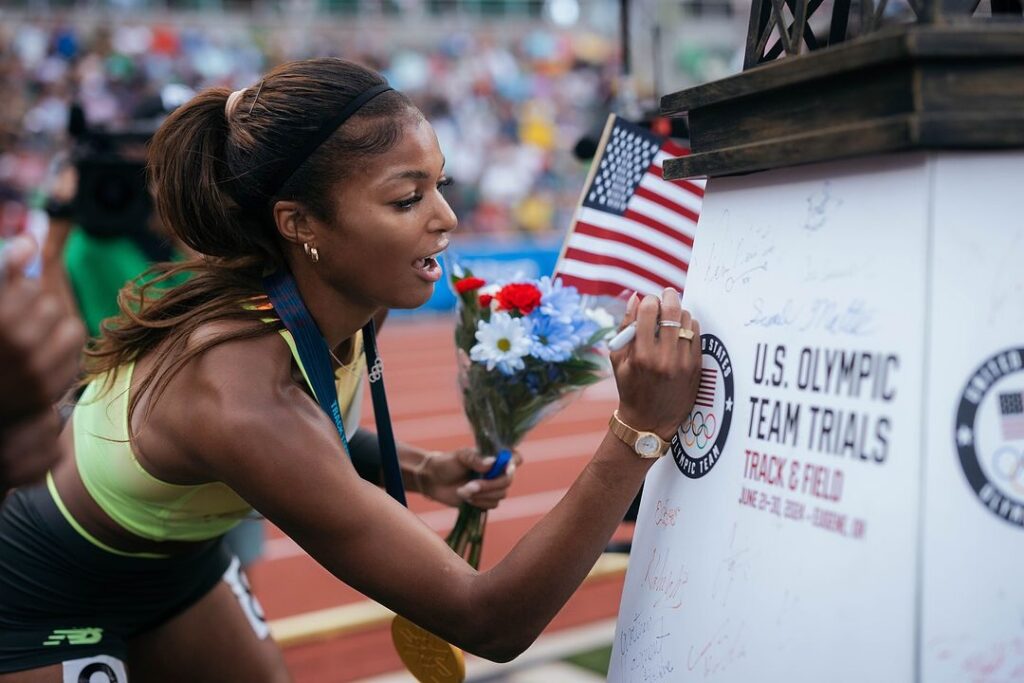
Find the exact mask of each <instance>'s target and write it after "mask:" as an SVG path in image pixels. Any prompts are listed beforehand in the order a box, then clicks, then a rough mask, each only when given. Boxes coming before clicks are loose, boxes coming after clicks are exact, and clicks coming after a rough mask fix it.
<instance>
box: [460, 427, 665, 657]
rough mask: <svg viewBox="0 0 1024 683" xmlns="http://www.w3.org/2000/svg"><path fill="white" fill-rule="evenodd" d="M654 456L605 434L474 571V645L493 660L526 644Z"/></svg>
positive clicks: (583, 567)
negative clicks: (552, 495) (477, 635)
mask: <svg viewBox="0 0 1024 683" xmlns="http://www.w3.org/2000/svg"><path fill="white" fill-rule="evenodd" d="M652 462H653V461H651V460H642V459H640V458H638V457H637V456H636V454H635V453H633V451H632V449H630V448H629V447H628V446H626V445H625V444H623V443H622V442H621V441H620V440H619V439H618V438H616V437H615V436H613V435H611V434H610V433H609V434H607V435H606V436H605V438H604V441H603V442H602V443H601V445H600V446H599V447H598V450H597V452H596V454H595V455H594V458H593V459H592V460H591V461H590V463H589V464H588V465H587V467H586V468H585V469H584V471H583V472H582V473H581V474H580V476H579V478H578V479H577V480H576V482H575V483H574V484H573V485H572V487H571V488H570V489H569V491H568V492H567V493H566V495H565V496H564V497H563V498H562V500H561V501H560V502H559V503H558V505H556V506H555V508H554V509H553V510H552V511H551V512H550V513H548V514H547V515H546V516H545V517H544V518H543V519H542V520H541V521H540V522H538V523H537V525H536V526H535V527H534V528H533V529H531V530H530V531H529V532H528V533H527V534H526V535H525V536H524V537H523V538H522V540H520V541H519V543H518V544H516V546H515V547H514V548H513V549H512V550H511V552H509V554H508V555H507V556H506V557H505V559H503V560H502V561H501V562H500V563H499V564H498V565H497V566H495V567H494V568H493V569H491V570H490V571H487V572H484V573H483V574H481V575H480V577H479V579H478V582H477V585H478V586H479V593H477V591H476V590H474V593H477V597H476V598H475V601H476V602H477V603H478V604H480V605H486V609H484V610H482V611H483V612H484V613H485V614H486V619H485V620H484V623H481V624H479V625H478V628H480V629H481V632H482V634H483V635H482V640H483V641H484V644H483V645H481V646H480V647H479V648H478V649H479V650H481V651H482V652H484V653H485V655H486V656H488V657H492V658H495V659H498V660H505V659H509V658H512V657H515V656H516V655H517V654H518V653H519V652H521V651H523V650H525V649H526V648H527V647H529V645H530V643H532V642H533V640H534V639H536V637H537V636H538V635H539V634H540V633H541V631H543V629H544V627H545V626H547V624H548V623H549V622H550V621H551V619H552V618H554V616H555V614H556V613H557V612H558V610H559V609H561V608H562V606H563V605H564V604H565V603H566V601H568V599H569V598H570V597H571V596H572V594H573V593H574V592H575V591H576V589H577V588H578V587H579V585H580V584H581V583H582V581H583V579H584V578H585V577H586V575H587V573H588V572H589V571H590V569H591V568H592V567H593V566H594V563H595V562H596V561H597V559H598V558H599V557H600V555H601V553H602V552H603V550H604V548H605V546H606V545H607V543H608V540H609V539H610V538H611V536H612V534H613V533H614V532H615V530H616V528H618V525H619V524H620V523H621V522H622V518H623V516H624V515H625V513H626V510H627V509H629V506H630V504H631V503H632V502H633V498H634V497H635V496H636V492H637V491H638V490H639V488H640V485H641V484H642V483H643V480H644V477H645V476H646V474H647V471H648V470H649V469H650V466H651V464H652Z"/></svg>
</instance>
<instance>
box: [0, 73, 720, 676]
mask: <svg viewBox="0 0 1024 683" xmlns="http://www.w3.org/2000/svg"><path fill="white" fill-rule="evenodd" d="M149 167H150V173H151V180H152V183H153V187H154V192H155V199H156V206H157V211H158V212H159V214H160V218H161V219H162V221H163V222H164V223H165V224H166V225H167V226H169V228H170V229H171V230H172V231H173V232H174V233H175V235H176V236H177V237H179V238H180V239H181V240H182V241H183V242H184V243H185V244H186V245H188V246H189V247H190V248H191V249H193V250H195V251H197V252H199V253H200V254H201V255H202V258H201V259H199V260H198V261H195V262H192V263H190V264H188V265H187V267H188V268H189V269H190V270H191V272H192V276H191V277H190V278H189V279H188V280H187V281H186V282H185V283H183V284H180V285H177V286H174V287H172V288H170V289H167V290H165V291H163V292H162V293H161V295H160V296H147V295H146V291H145V290H144V289H143V291H135V292H134V293H133V292H131V291H128V292H126V294H125V296H124V297H123V301H122V314H121V316H120V318H119V319H117V320H115V321H114V323H113V324H111V325H108V326H107V327H106V328H105V330H104V333H103V335H102V337H101V339H100V341H99V343H98V345H97V346H96V347H95V349H94V350H93V351H91V353H90V357H89V359H88V369H89V371H90V375H89V378H90V381H89V383H88V386H87V387H86V389H85V392H84V394H83V396H82V398H81V400H80V402H79V404H78V406H77V407H76V409H75V412H74V414H73V416H72V419H71V421H70V422H69V425H68V427H67V428H66V429H65V431H64V433H63V434H62V437H61V438H62V443H63V446H64V448H65V450H66V452H67V453H68V454H73V457H70V456H69V457H65V458H64V459H63V460H62V461H61V462H60V464H59V465H58V466H57V467H55V468H54V469H53V470H52V472H51V474H50V476H49V477H48V480H47V483H46V485H45V486H39V487H35V488H30V489H19V490H16V491H15V492H14V493H12V494H11V495H10V496H8V497H7V499H6V500H5V502H4V505H3V508H2V509H0V681H2V682H3V683H11V682H17V683H29V682H32V683H34V682H36V681H41V682H44V683H60V682H62V681H69V680H71V681H77V680H90V678H89V676H95V674H96V673H101V674H105V675H106V676H107V678H108V679H109V680H111V681H118V682H120V681H122V680H125V678H126V677H127V675H130V676H131V678H132V680H135V681H143V682H147V683H150V682H156V683H161V682H164V681H167V682H171V681H175V682H177V681H190V682H193V683H197V682H203V681H210V682H221V681H246V682H247V683H258V682H263V681H267V682H270V681H287V680H289V676H288V672H287V670H286V668H285V666H284V663H283V660H282V656H281V653H280V651H279V649H278V648H277V646H276V645H275V644H274V643H273V641H272V639H270V638H269V636H268V633H267V628H266V625H265V623H263V622H262V620H261V618H260V615H259V614H258V610H255V609H254V608H253V606H252V603H251V601H250V600H249V599H248V598H247V596H246V595H245V582H244V577H242V576H240V575H239V573H238V571H237V566H236V565H235V564H233V563H232V562H231V559H230V558H229V557H228V556H227V555H226V554H225V553H224V551H223V550H222V548H221V545H220V544H219V542H218V541H217V539H218V538H219V537H220V536H221V535H222V534H223V533H224V532H225V531H226V530H228V529H229V528H231V526H233V525H234V524H235V523H236V522H237V520H238V519H239V518H241V517H244V516H245V515H246V514H247V513H248V512H249V511H250V510H252V509H255V510H258V511H259V512H260V513H261V514H262V515H264V516H265V517H266V518H267V519H268V520H270V521H271V522H272V523H274V524H275V525H277V526H278V527H279V528H280V529H282V530H283V531H284V532H285V533H286V534H288V535H289V536H290V537H291V538H293V539H294V540H295V541H296V542H297V543H298V544H299V545H301V546H302V547H303V548H304V549H305V550H306V551H307V552H309V554H310V555H312V556H313V557H314V558H315V559H316V560H317V561H318V562H319V563H320V564H322V565H323V566H324V567H325V568H326V569H327V570H328V571H330V572H331V573H332V574H334V575H335V576H336V577H337V578H338V579H339V580H341V581H344V582H346V583H347V584H349V585H351V586H352V587H353V588H355V589H357V590H359V591H361V592H362V593H364V594H366V595H367V596H369V597H370V598H372V599H374V600H376V601H378V602H380V603H381V604H383V605H385V606H387V607H389V608H391V609H393V610H394V611H396V612H398V613H399V614H402V615H404V616H406V617H407V618H409V619H410V620H412V621H413V622H415V623H417V624H419V625H420V626H422V627H424V628H426V629H427V630H429V631H431V632H433V633H435V634H437V635H438V636H440V637H442V638H444V639H446V640H448V641H449V642H451V643H453V644H455V645H457V646H459V647H461V648H463V649H465V650H467V651H469V652H472V653H475V654H478V655H481V656H483V657H487V658H489V659H493V660H501V661H504V660H508V659H511V658H513V657H515V656H516V655H517V654H519V653H520V652H522V651H523V650H524V649H525V648H526V647H528V646H529V645H530V643H531V642H533V640H534V639H535V638H536V637H537V635H538V634H539V633H540V632H541V631H542V630H543V628H544V627H545V625H546V624H547V623H548V622H549V621H550V620H551V619H552V618H553V617H554V615H555V614H556V613H557V611H558V610H559V608H560V607H561V606H562V605H563V604H564V603H565V602H566V600H567V599H568V598H569V597H570V596H571V595H572V593H573V591H574V590H575V589H576V588H577V587H578V586H579V584H580V582H581V581H582V580H583V578H584V577H585V576H586V574H587V572H588V570H589V569H590V568H591V567H592V566H593V564H594V562H595V561H596V559H597V558H598V556H599V555H600V553H601V552H602V550H603V548H604V547H605V544H606V543H607V541H608V539H609V538H610V537H611V534H612V533H613V531H614V530H615V529H616V527H617V526H618V524H619V522H620V521H621V520H622V517H623V514H624V513H625V511H626V509H627V508H628V507H629V504H630V503H631V501H632V500H633V497H634V496H635V495H636V492H637V490H638V489H639V487H640V485H641V483H642V481H643V478H644V475H645V474H646V472H647V471H648V469H649V467H650V466H651V464H652V463H653V462H654V460H655V458H649V457H640V454H641V452H644V453H645V454H647V455H651V454H654V455H657V454H659V453H660V454H663V453H664V452H665V450H666V446H667V444H665V443H664V442H665V441H667V440H668V439H669V438H670V437H671V436H672V434H674V433H675V431H676V427H677V426H678V425H679V424H680V423H681V422H682V421H683V418H684V417H685V416H686V415H687V414H688V413H689V412H690V409H691V407H692V404H693V401H694V397H695V394H696V389H697V384H698V379H699V368H700V364H701V356H700V347H699V344H698V343H694V342H691V341H689V340H688V339H686V338H685V337H684V336H682V333H681V334H680V335H679V336H677V334H675V333H676V331H677V330H676V328H680V330H681V331H682V332H685V331H687V330H689V331H693V332H694V333H695V334H696V335H697V336H698V338H699V333H700V331H699V327H698V325H697V322H696V321H695V320H692V319H691V317H690V315H689V314H688V313H687V312H686V311H684V310H682V308H681V305H680V300H679V296H678V294H677V293H676V292H674V291H672V290H666V291H665V292H664V293H663V295H662V296H661V297H660V299H659V297H655V296H646V297H643V298H642V299H640V298H639V297H636V296H635V295H634V297H633V298H632V299H631V300H630V302H629V305H628V307H627V312H626V316H625V320H624V321H623V325H628V324H630V323H632V322H636V324H637V334H636V340H635V341H634V343H633V344H631V345H629V346H628V347H626V348H625V349H622V350H620V351H616V352H614V353H613V354H612V364H613V368H614V373H615V378H616V383H617V385H618V391H619V405H618V410H617V411H616V417H615V418H614V420H613V422H614V423H615V426H614V428H613V429H610V430H609V433H608V434H606V435H605V437H604V440H603V441H602V442H601V444H600V445H599V446H598V447H597V450H596V452H595V453H594V456H593V458H592V459H591V461H590V462H589V464H588V465H587V466H586V467H585V468H584V470H583V471H582V472H581V473H580V475H579V477H578V479H577V480H576V482H575V483H574V484H573V486H572V487H571V488H570V489H569V491H568V492H567V493H566V495H565V497H564V498H563V499H562V500H561V501H560V502H559V503H558V505H556V506H555V508H554V509H553V510H551V512H549V513H548V514H547V515H546V516H545V517H544V518H543V519H542V520H541V521H540V522H538V524H537V525H536V526H535V527H534V528H533V529H532V530H531V531H529V532H528V533H527V534H526V535H525V536H524V537H523V538H522V539H521V540H520V542H519V543H518V544H517V545H516V546H515V547H514V548H513V549H512V550H511V551H510V552H509V554H508V555H507V556H506V557H505V558H504V559H503V560H502V561H501V562H499V563H498V564H497V565H496V566H494V567H493V568H491V569H489V570H487V571H476V570H474V569H472V568H471V567H470V566H469V565H467V564H466V563H465V562H464V561H463V560H462V559H461V558H459V557H458V556H456V555H455V553H453V552H452V551H451V550H450V549H449V548H448V547H447V546H446V545H445V543H444V541H443V540H442V539H441V538H439V537H438V535H437V534H436V533H434V532H433V531H431V530H430V529H429V528H428V527H426V526H425V525H424V524H422V522H420V521H419V520H418V519H417V518H416V516H415V515H413V514H411V513H410V512H409V511H408V510H407V509H405V508H404V507H402V506H401V505H400V504H398V503H397V502H395V501H394V500H393V499H391V498H390V497H388V495H387V494H386V493H384V492H383V491H382V490H381V489H380V488H379V487H377V486H374V485H373V484H371V483H368V482H367V481H365V480H364V479H362V478H360V477H359V475H358V474H357V472H356V470H355V468H354V467H353V464H352V462H351V460H350V459H349V458H348V457H346V455H345V451H346V450H347V444H346V443H344V442H343V440H342V437H341V435H340V432H339V430H338V428H336V423H335V421H334V420H332V418H331V417H329V416H328V414H327V412H325V411H324V410H322V409H321V407H320V405H318V403H317V401H316V400H315V398H314V392H313V390H312V389H311V384H310V381H309V379H308V377H309V374H308V372H307V371H308V370H309V368H307V367H305V364H304V363H303V358H302V356H301V354H299V353H297V352H296V351H295V339H293V338H292V336H291V335H289V334H288V333H287V332H286V331H283V330H282V325H281V323H280V321H279V317H282V316H283V315H284V313H283V309H282V307H281V306H278V309H277V310H275V308H274V307H273V305H272V304H270V303H269V302H268V299H267V291H266V288H265V285H264V283H265V282H266V280H265V279H264V278H265V277H269V276H271V275H273V274H278V275H280V274H285V275H287V274H288V273H289V272H290V275H291V277H292V278H293V279H294V282H295V283H296V285H297V290H298V293H299V294H300V295H301V300H302V302H303V303H304V305H305V308H306V309H308V311H309V313H310V314H311V316H312V319H313V320H314V321H315V324H316V327H317V328H318V330H319V333H320V334H321V335H322V337H323V339H324V340H325V341H326V344H327V346H328V348H329V349H330V351H331V355H332V356H333V357H334V359H335V360H334V368H335V370H336V375H335V376H336V379H337V381H338V399H339V403H340V406H339V409H340V413H341V415H342V416H343V417H344V418H345V419H344V420H343V421H344V422H351V420H352V416H353V415H354V414H355V413H356V411H357V408H358V406H357V405H356V404H357V403H358V400H359V395H358V393H359V392H358V390H354V389H353V388H352V387H353V386H357V385H358V384H359V378H358V374H359V373H358V368H359V366H360V364H361V362H362V360H361V359H362V357H363V356H362V345H363V341H364V340H363V337H362V334H361V333H360V330H361V329H362V328H363V327H364V325H366V324H367V322H368V321H369V320H370V319H371V318H372V317H373V316H374V315H376V314H378V312H380V311H382V310H386V309H388V308H416V307H417V306H420V305H422V304H423V303H425V302H426V301H427V299H428V298H429V297H430V295H431V293H432V292H433V291H434V287H435V284H436V282H437V281H438V280H439V279H440V277H441V270H440V267H439V265H438V258H439V256H440V254H441V253H442V252H443V251H444V250H445V248H446V247H447V245H448V233H450V232H451V231H452V230H454V229H455V227H456V222H457V221H456V218H455V215H454V214H453V213H452V210H451V208H450V207H449V206H448V204H447V202H446V201H445V199H444V197H443V196H442V188H443V187H444V186H445V184H446V183H447V177H446V175H445V170H444V157H443V156H442V154H441V151H440V149H439V147H438V143H437V138H436V137H435V135H434V132H433V130H432V128H431V126H430V125H429V124H428V123H427V121H426V120H425V119H424V117H423V115H422V114H421V113H420V112H419V111H418V110H417V109H416V108H415V107H414V106H413V105H412V104H411V102H410V101H409V100H408V99H407V98H406V97H405V96H403V95H402V94H400V93H399V92H396V91H394V90H392V89H390V88H388V87H387V85H386V84H385V83H384V80H383V79H382V78H381V77H380V76H379V75H378V74H376V73H375V72H373V71H370V70H368V69H365V68H363V67H361V66H358V65H356V64H353V63H351V62H347V61H343V60H338V59H316V60H308V61H302V62H293V63H289V64H285V65H283V66H281V67H279V68H277V69H275V70H274V71H272V72H271V73H269V74H268V75H267V76H266V77H265V79H264V80H263V81H262V82H261V83H259V84H258V85H255V86H253V87H250V88H247V89H244V90H242V91H236V92H235V93H229V92H228V91H227V90H226V89H211V90H207V91H205V92H203V93H201V94H200V95H198V96H197V97H195V98H194V99H193V100H192V101H190V102H189V103H187V104H186V105H184V106H182V107H180V108H179V109H178V110H176V111H175V112H174V113H173V114H172V115H171V116H170V117H169V118H168V119H167V120H166V121H165V122H164V124H163V125H162V126H161V128H160V129H159V131H158V132H157V133H156V135H155V137H154V139H153V141H152V144H151V146H150V150H149ZM167 272H168V274H173V273H174V272H175V271H174V270H169V271H167ZM268 274H270V275H268ZM279 311H282V313H281V316H279V315H278V312H279ZM353 366H355V367H353ZM352 377H354V379H349V378H352ZM633 430H638V431H639V432H641V433H643V432H650V433H652V434H653V435H656V436H657V438H653V437H652V436H647V438H643V439H640V440H639V441H638V440H637V433H636V431H633ZM616 434H621V435H622V436H617V435H616ZM641 436H642V434H641ZM641 444H642V445H643V446H647V447H651V446H652V444H654V445H656V446H657V447H656V448H655V449H654V451H653V452H651V451H650V450H649V448H648V450H647V451H644V448H642V447H641ZM408 458H411V456H408V455H407V459H408ZM438 464H439V465H446V466H447V467H448V471H446V472H433V470H434V469H435V468H434V467H433V466H432V465H431V464H430V463H426V465H425V467H424V469H423V471H422V473H423V475H424V477H425V478H426V479H428V480H430V481H431V482H434V483H436V486H437V487H438V488H442V489H445V487H447V488H446V489H445V490H444V491H440V492H438V491H435V494H436V495H440V496H442V497H443V496H444V495H449V496H450V495H452V492H453V491H454V489H455V488H457V487H458V486H460V485H462V483H463V482H464V481H465V479H464V477H465V467H464V466H461V465H459V464H458V463H456V462H453V461H452V460H451V459H449V460H446V461H444V462H440V463H438ZM418 465H419V463H415V464H414V465H413V468H414V469H415V468H416V467H417V466H418ZM410 479H414V478H410ZM410 483H414V481H411V482H410ZM505 487H507V481H506V482H504V483H503V482H501V481H500V480H499V481H498V482H497V483H494V484H491V485H490V487H486V488H483V489H481V490H479V491H477V492H476V493H475V494H473V495H474V496H476V497H471V498H470V500H471V501H472V502H475V503H480V504H493V503H495V502H496V500H497V499H498V498H500V497H501V496H502V495H504V488H505ZM339 664H340V665H341V664H343V663H340V662H339ZM82 672H85V673H84V674H83V673H82ZM83 675H84V676H85V677H84V678H82V676H83Z"/></svg>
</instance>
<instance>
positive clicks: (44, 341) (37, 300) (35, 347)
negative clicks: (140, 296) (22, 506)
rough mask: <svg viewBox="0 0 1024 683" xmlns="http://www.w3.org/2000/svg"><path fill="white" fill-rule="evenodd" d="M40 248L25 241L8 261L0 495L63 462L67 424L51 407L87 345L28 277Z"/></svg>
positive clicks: (0, 324) (2, 311)
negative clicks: (60, 439) (61, 437)
mask: <svg viewBox="0 0 1024 683" xmlns="http://www.w3.org/2000/svg"><path fill="white" fill-rule="evenodd" d="M34 250H35V246H34V242H33V241H32V240H31V239H30V238H27V237H19V238H15V239H13V240H11V241H10V242H9V243H8V244H7V245H5V248H4V252H3V256H2V258H3V261H4V263H3V268H2V270H3V271H4V272H3V274H2V277H0V368H2V371H0V494H4V493H6V491H7V489H8V488H10V487H13V486H18V485H21V484H26V483H29V482H32V481H35V480H36V479H38V478H39V477H41V476H42V475H43V474H44V473H45V472H46V470H47V469H49V467H50V466H51V465H52V464H53V463H54V462H56V460H57V458H58V457H59V455H60V450H59V448H58V445H57V436H58V434H59V432H60V425H61V421H60V418H59V416H58V415H57V413H56V411H55V410H54V409H53V407H52V406H53V403H54V402H55V401H56V400H58V399H59V398H60V397H61V395H62V394H63V393H64V392H65V391H66V390H67V388H68V386H69V385H70V384H71V382H73V381H74V379H75V376H76V374H77V372H78V362H79V358H80V356H81V352H82V347H83V344H84V343H85V336H84V331H83V329H82V325H81V323H80V322H79V321H78V320H77V318H75V317H73V316H70V315H67V314H65V313H63V312H62V307H61V304H60V303H59V302H58V301H57V300H56V299H55V298H54V297H53V296H51V295H49V294H47V293H45V292H44V291H43V290H42V288H41V287H40V284H39V283H38V282H34V281H31V280H28V279H26V278H25V277H24V276H23V275H22V274H21V273H22V270H23V269H24V267H25V264H26V263H28V261H29V260H31V258H32V256H33V254H34ZM2 497H3V496H2V495H0V498H2Z"/></svg>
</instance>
